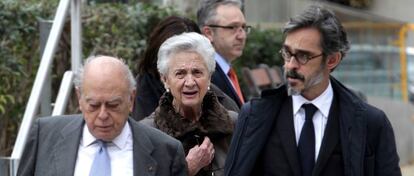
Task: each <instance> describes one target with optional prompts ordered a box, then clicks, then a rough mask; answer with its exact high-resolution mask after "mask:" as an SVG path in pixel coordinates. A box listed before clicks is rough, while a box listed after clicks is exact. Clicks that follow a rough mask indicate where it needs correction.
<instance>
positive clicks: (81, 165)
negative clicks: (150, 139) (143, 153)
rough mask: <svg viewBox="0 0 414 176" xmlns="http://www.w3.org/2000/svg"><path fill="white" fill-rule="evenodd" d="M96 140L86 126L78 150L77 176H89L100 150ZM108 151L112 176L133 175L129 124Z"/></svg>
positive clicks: (109, 146)
mask: <svg viewBox="0 0 414 176" xmlns="http://www.w3.org/2000/svg"><path fill="white" fill-rule="evenodd" d="M96 140H97V139H96V138H95V137H94V136H93V135H92V134H91V133H90V132H89V130H88V127H87V126H86V124H85V125H84V127H83V132H82V138H81V141H80V143H79V148H78V157H77V160H76V166H75V172H74V173H75V174H74V175H75V176H88V175H89V171H90V169H91V167H92V163H93V160H94V158H95V154H96V152H97V151H98V150H99V144H98V143H96ZM107 151H108V154H109V158H110V159H111V175H125V176H127V175H131V176H132V175H133V173H134V172H133V160H132V158H133V141H132V133H131V128H130V126H129V123H128V122H126V123H125V125H124V128H123V129H122V132H121V133H120V134H119V135H118V136H117V137H116V138H115V139H114V140H113V141H112V142H109V143H107Z"/></svg>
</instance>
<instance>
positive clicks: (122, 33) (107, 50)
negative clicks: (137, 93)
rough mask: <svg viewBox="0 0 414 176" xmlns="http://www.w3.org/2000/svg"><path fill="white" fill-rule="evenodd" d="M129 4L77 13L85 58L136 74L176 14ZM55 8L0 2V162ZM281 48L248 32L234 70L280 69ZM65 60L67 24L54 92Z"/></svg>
mask: <svg viewBox="0 0 414 176" xmlns="http://www.w3.org/2000/svg"><path fill="white" fill-rule="evenodd" d="M130 2H134V3H130V4H122V3H121V4H118V3H94V2H93V1H91V3H89V5H87V6H83V7H82V27H83V28H82V35H83V36H82V37H83V41H82V50H83V56H84V57H86V56H89V55H95V54H110V55H115V56H118V57H122V58H124V59H125V60H126V61H127V63H128V64H129V65H130V67H131V68H132V70H133V71H134V72H135V73H136V69H135V68H136V67H135V65H136V63H137V60H138V59H139V58H140V57H141V55H142V51H143V50H144V48H145V46H146V40H147V37H148V36H149V34H150V32H151V31H152V29H153V27H154V26H155V25H156V24H157V23H158V22H159V21H160V20H161V19H163V18H165V17H166V16H168V15H172V14H177V12H176V11H174V9H172V8H168V7H159V6H156V5H153V4H150V3H135V1H130ZM57 5H58V0H26V1H22V0H2V1H0V9H1V10H0V48H1V49H0V56H1V57H0V156H7V155H9V154H10V152H11V149H12V146H13V143H14V140H15V137H16V134H17V130H18V126H19V123H20V121H21V118H22V117H23V112H24V110H25V108H26V103H27V101H28V97H29V95H30V91H31V88H32V84H33V81H34V78H35V76H36V72H37V69H38V66H39V62H40V54H39V43H40V42H39V33H40V32H39V29H38V25H39V24H38V19H53V16H54V14H55V11H56V8H57ZM280 42H281V34H280V32H278V31H275V30H259V29H257V30H252V32H251V33H250V34H249V36H248V39H247V43H246V48H245V51H244V54H243V56H242V57H241V58H239V59H237V63H236V67H237V66H238V67H240V66H249V67H254V66H255V65H258V64H259V63H266V64H268V65H271V66H272V65H280V64H281V63H282V62H281V59H280V56H279V54H278V50H279V48H280V46H281V43H280ZM69 58H70V21H69V20H68V21H67V22H66V26H65V27H64V29H63V32H62V37H61V39H60V43H59V49H58V50H57V53H56V54H55V58H54V64H53V68H52V79H53V80H52V82H53V85H52V89H53V90H52V91H53V92H56V91H57V90H58V88H59V84H60V81H61V77H62V75H63V73H64V71H65V70H67V69H69V68H70V59H69ZM239 70H240V69H239ZM52 94H53V93H52ZM74 107H76V105H75V106H74ZM69 113H72V111H69Z"/></svg>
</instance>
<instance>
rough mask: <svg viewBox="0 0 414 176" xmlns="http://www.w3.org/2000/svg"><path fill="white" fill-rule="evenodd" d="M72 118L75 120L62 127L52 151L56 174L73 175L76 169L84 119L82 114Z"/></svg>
mask: <svg viewBox="0 0 414 176" xmlns="http://www.w3.org/2000/svg"><path fill="white" fill-rule="evenodd" d="M71 118H74V120H72V121H70V122H69V123H68V124H67V125H66V126H65V127H63V128H62V132H61V135H60V138H59V139H58V140H57V141H56V143H55V146H54V147H53V151H51V152H52V153H53V154H54V158H55V160H54V161H55V162H53V163H50V164H53V165H55V168H56V172H55V174H56V175H62V176H66V175H67V176H72V175H73V173H74V171H75V164H76V158H77V156H78V148H79V143H80V138H81V135H82V127H83V124H84V121H83V119H82V117H80V116H76V117H71Z"/></svg>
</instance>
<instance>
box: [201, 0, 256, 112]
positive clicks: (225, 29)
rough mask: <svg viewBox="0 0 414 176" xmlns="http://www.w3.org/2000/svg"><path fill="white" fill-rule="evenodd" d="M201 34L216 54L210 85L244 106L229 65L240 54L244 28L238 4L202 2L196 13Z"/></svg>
mask: <svg viewBox="0 0 414 176" xmlns="http://www.w3.org/2000/svg"><path fill="white" fill-rule="evenodd" d="M197 20H198V25H199V27H200V29H201V32H202V33H203V34H204V35H205V36H206V37H207V38H208V39H209V40H210V41H211V43H212V45H213V47H214V49H215V50H216V54H215V60H216V63H217V65H216V71H215V72H214V74H213V76H212V79H211V82H212V83H213V84H215V85H216V86H218V87H219V88H220V89H221V90H222V91H223V92H224V93H226V94H227V95H228V96H229V97H231V98H232V99H233V100H234V101H235V102H236V103H237V104H238V106H239V107H241V105H242V104H243V103H244V97H243V93H242V91H241V89H240V85H239V82H238V79H237V75H236V73H235V71H234V69H233V68H232V67H231V63H232V62H233V61H234V60H236V59H237V58H238V57H240V56H241V55H242V53H243V49H244V45H245V42H246V35H247V34H248V33H249V31H250V28H251V27H250V26H247V25H246V20H245V18H244V15H243V12H242V11H241V3H240V2H239V1H235V0H204V1H202V2H201V4H200V7H199V9H198V11H197Z"/></svg>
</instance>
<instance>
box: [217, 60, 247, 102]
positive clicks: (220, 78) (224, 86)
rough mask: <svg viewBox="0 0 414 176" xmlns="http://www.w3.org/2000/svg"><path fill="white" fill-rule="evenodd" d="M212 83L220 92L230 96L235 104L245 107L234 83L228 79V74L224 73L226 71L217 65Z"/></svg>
mask: <svg viewBox="0 0 414 176" xmlns="http://www.w3.org/2000/svg"><path fill="white" fill-rule="evenodd" d="M211 82H212V83H213V84H215V85H216V86H217V87H218V88H219V89H220V90H222V91H223V92H224V93H225V94H226V95H228V96H229V97H230V98H231V99H232V100H233V101H234V102H236V103H237V106H238V107H239V108H240V107H241V106H242V105H243V103H242V102H241V100H240V98H239V96H238V95H237V92H236V90H234V88H233V85H232V83H231V82H230V81H229V79H228V78H227V74H226V73H224V71H223V70H222V69H221V68H220V66H219V65H218V64H217V63H216V71H215V72H214V74H213V76H212V77H211Z"/></svg>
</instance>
